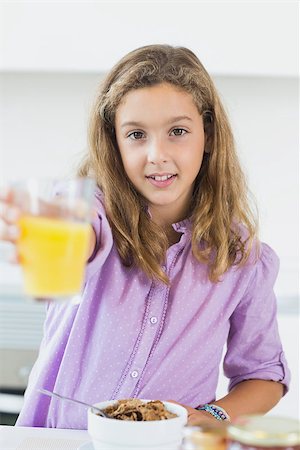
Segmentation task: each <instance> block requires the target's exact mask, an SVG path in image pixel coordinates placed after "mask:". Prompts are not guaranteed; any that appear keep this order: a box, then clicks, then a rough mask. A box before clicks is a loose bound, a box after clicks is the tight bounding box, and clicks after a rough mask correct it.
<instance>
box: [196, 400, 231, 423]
mask: <svg viewBox="0 0 300 450" xmlns="http://www.w3.org/2000/svg"><path fill="white" fill-rule="evenodd" d="M196 409H198V411H206V412H208V413H209V414H211V415H212V416H213V417H214V418H215V419H217V420H227V421H230V417H229V414H227V412H226V411H225V409H223V408H221V406H217V405H214V404H208V403H206V404H205V405H202V406H198V407H197V408H196Z"/></svg>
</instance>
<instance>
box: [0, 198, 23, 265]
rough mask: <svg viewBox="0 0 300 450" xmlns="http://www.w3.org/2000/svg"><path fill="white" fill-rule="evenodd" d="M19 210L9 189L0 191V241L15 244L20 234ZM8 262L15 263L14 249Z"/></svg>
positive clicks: (15, 252) (16, 259)
mask: <svg viewBox="0 0 300 450" xmlns="http://www.w3.org/2000/svg"><path fill="white" fill-rule="evenodd" d="M20 215H21V211H20V209H19V208H18V207H17V206H16V205H15V204H14V202H13V195H12V192H11V191H7V192H5V193H3V192H1V193H0V241H4V242H10V243H11V244H13V245H16V242H17V239H18V237H19V234H20V230H19V227H18V219H19V218H20ZM10 262H12V263H17V262H18V255H17V251H16V249H15V250H14V251H13V253H12V257H11V258H10Z"/></svg>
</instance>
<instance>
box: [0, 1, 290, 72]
mask: <svg viewBox="0 0 300 450" xmlns="http://www.w3.org/2000/svg"><path fill="white" fill-rule="evenodd" d="M0 17H1V19H0V20H1V22H2V23H0V26H1V29H2V31H1V36H0V38H1V39H0V43H1V44H0V45H1V47H0V53H1V58H0V70H2V71H6V72H7V71H9V72H12V71H17V72H18V71H41V72H45V71H49V72H53V71H62V72H64V71H67V72H68V71H75V72H76V71H79V72H82V71H83V72H97V73H99V72H106V71H107V70H108V69H109V68H110V67H111V66H112V65H113V64H114V63H115V62H117V60H118V59H119V58H120V57H121V56H123V55H124V54H125V53H127V52H128V51H130V50H132V49H134V48H136V47H139V46H142V45H146V44H150V43H170V44H173V45H182V46H186V47H190V48H191V49H192V50H193V51H194V52H195V53H196V54H197V55H198V56H199V57H200V59H202V61H203V63H204V65H205V67H206V68H207V69H208V71H209V72H210V73H212V74H217V75H241V76H245V75H248V76H249V75H250V76H252V75H254V76H287V77H293V76H297V74H298V63H297V58H298V56H297V55H298V50H297V45H298V24H297V18H298V5H297V2H294V1H290V2H284V1H279V2H278V1H264V2H259V1H257V2H247V1H238V2H237V1H215V2H210V1H193V2H192V1H181V2H180V1H179V2H175V3H174V2H170V1H162V2H156V1H151V2H149V1H139V2H133V1H118V2H115V1H111V2H105V1H104V2H103V1H101V2H100V1H99V2H75V1H70V2H69V1H68V2H44V1H40V2H16V1H10V2H1V5H0Z"/></svg>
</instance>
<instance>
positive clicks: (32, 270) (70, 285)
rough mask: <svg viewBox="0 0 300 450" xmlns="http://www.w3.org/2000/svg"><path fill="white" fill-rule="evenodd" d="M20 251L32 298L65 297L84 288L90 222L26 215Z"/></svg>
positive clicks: (22, 221) (26, 282) (22, 224)
mask: <svg viewBox="0 0 300 450" xmlns="http://www.w3.org/2000/svg"><path fill="white" fill-rule="evenodd" d="M19 226H20V230H21V234H20V238H19V242H18V250H19V254H20V259H21V265H22V268H23V273H24V281H25V286H24V287H25V292H26V293H27V294H29V295H31V296H33V297H50V298H51V297H64V296H69V295H74V294H76V293H79V292H80V290H81V286H82V282H83V276H84V269H85V263H86V260H87V253H88V245H89V236H90V228H89V225H88V224H87V223H82V222H72V221H67V220H62V219H56V218H55V219H53V218H47V217H41V216H39V217H37V216H36V217H35V216H23V217H22V218H21V219H20V221H19Z"/></svg>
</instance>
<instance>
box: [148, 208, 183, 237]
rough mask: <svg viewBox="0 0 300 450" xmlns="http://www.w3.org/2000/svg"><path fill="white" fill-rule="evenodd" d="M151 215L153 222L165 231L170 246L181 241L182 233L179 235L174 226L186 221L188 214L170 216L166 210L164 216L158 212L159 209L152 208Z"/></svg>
mask: <svg viewBox="0 0 300 450" xmlns="http://www.w3.org/2000/svg"><path fill="white" fill-rule="evenodd" d="M150 213H151V217H152V220H153V221H154V222H155V223H156V224H157V225H159V226H160V227H162V228H163V229H164V230H165V233H166V235H167V237H168V241H169V246H171V245H173V244H176V243H177V242H178V241H179V239H180V237H181V234H182V233H178V232H177V231H176V230H174V228H173V224H174V223H177V222H180V221H181V220H184V219H185V218H186V217H187V213H186V212H184V213H181V214H177V215H174V214H168V211H166V210H165V211H164V213H163V215H162V214H161V212H160V211H157V209H155V208H152V207H151V208H150Z"/></svg>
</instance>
